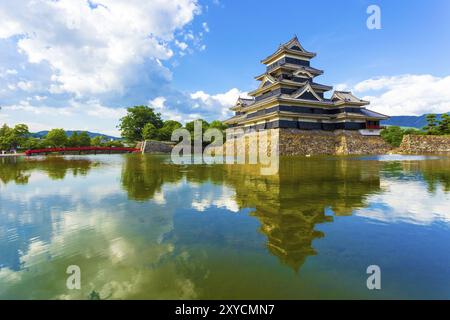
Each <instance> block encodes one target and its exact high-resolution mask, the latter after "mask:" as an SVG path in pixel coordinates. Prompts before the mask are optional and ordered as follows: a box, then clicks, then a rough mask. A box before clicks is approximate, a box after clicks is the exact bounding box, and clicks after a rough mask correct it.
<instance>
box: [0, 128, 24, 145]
mask: <svg viewBox="0 0 450 320" xmlns="http://www.w3.org/2000/svg"><path fill="white" fill-rule="evenodd" d="M29 137H30V132H29V131H28V126H27V125H25V124H18V125H16V126H15V127H14V128H10V127H8V126H7V125H6V124H4V125H3V126H2V127H1V128H0V149H2V150H11V149H17V148H19V147H20V148H25V144H26V142H27V140H28V139H29Z"/></svg>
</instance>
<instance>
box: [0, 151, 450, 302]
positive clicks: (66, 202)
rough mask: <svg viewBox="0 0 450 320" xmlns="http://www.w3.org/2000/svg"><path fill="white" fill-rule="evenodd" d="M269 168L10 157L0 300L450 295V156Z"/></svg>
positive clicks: (295, 162)
mask: <svg viewBox="0 0 450 320" xmlns="http://www.w3.org/2000/svg"><path fill="white" fill-rule="evenodd" d="M259 172H260V171H259V168H258V167H256V166H250V165H174V164H171V162H170V158H169V157H167V156H157V155H146V156H143V155H139V154H132V155H96V156H94V155H91V156H58V157H47V158H46V157H32V158H2V159H0V298H1V299H75V298H76V299H88V298H89V297H90V296H92V292H96V293H97V294H98V296H99V297H100V298H101V299H180V298H184V299H240V298H248V299H258V298H262V299H264V298H269V299H311V298H318V299H328V298H343V299H344V298H368V299H379V298H406V299H416V298H427V299H430V298H437V299H449V298H450V209H449V208H450V157H449V156H395V155H392V156H348V157H311V158H301V157H299V158H296V157H290V158H282V159H281V161H280V169H279V172H278V174H277V175H274V176H261V175H259ZM70 265H77V266H79V267H80V270H81V289H80V290H68V289H67V287H66V279H67V277H68V275H67V274H66V268H67V267H68V266H70ZM369 265H378V266H380V268H381V273H382V278H381V279H382V280H381V282H382V289H381V290H368V289H367V286H366V280H367V277H368V275H367V273H366V268H367V267H368V266H369Z"/></svg>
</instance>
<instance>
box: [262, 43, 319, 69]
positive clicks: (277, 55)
mask: <svg viewBox="0 0 450 320" xmlns="http://www.w3.org/2000/svg"><path fill="white" fill-rule="evenodd" d="M285 54H290V55H293V56H297V57H299V58H303V59H302V60H304V58H307V59H308V60H309V59H311V58H314V57H315V56H316V54H315V53H314V52H307V51H297V50H292V49H288V48H285V47H281V48H279V49H278V50H277V51H275V53H273V54H271V55H270V56H268V57H267V58H265V59H263V60H261V63H263V64H265V65H268V64H270V63H271V62H273V61H274V60H277V59H278V58H280V57H281V56H282V55H285Z"/></svg>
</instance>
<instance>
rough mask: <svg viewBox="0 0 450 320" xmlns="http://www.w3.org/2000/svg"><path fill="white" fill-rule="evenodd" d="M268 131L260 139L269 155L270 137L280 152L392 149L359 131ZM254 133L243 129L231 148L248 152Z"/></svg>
mask: <svg viewBox="0 0 450 320" xmlns="http://www.w3.org/2000/svg"><path fill="white" fill-rule="evenodd" d="M268 132H269V135H268V138H267V139H261V141H259V143H260V144H262V146H266V145H267V147H268V149H267V150H269V154H268V155H269V156H270V150H271V144H272V142H273V141H274V140H272V138H274V139H275V141H277V142H278V148H279V153H280V155H282V156H297V155H351V154H353V155H357V154H385V153H388V152H389V151H390V150H391V149H392V148H391V147H390V146H389V144H387V143H386V142H385V141H384V140H383V139H382V138H381V137H379V136H363V135H361V134H360V133H359V132H358V131H345V130H339V131H319V130H317V131H316V130H299V129H270V130H268ZM255 134H256V133H246V134H244V135H243V136H241V137H239V138H237V139H236V140H237V141H236V143H235V145H236V146H235V149H234V150H235V151H237V152H238V154H242V152H243V148H245V150H246V154H247V155H248V150H249V141H250V139H251V138H252V137H254V136H255ZM242 142H245V144H243V143H242ZM230 143H231V144H232V143H233V141H227V143H226V145H230ZM244 146H245V147H244ZM226 150H231V149H226ZM228 154H230V153H229V152H228Z"/></svg>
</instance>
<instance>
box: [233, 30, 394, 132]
mask: <svg viewBox="0 0 450 320" xmlns="http://www.w3.org/2000/svg"><path fill="white" fill-rule="evenodd" d="M315 56H316V54H315V53H313V52H309V51H306V50H305V49H304V48H303V47H302V45H301V44H300V42H299V41H298V39H297V37H294V38H293V39H292V40H290V41H289V42H287V43H285V44H283V45H281V46H280V47H279V48H278V50H277V51H275V53H273V54H271V55H270V56H268V57H267V58H265V59H264V60H262V61H261V62H262V63H263V64H264V65H266V71H265V72H264V73H263V74H261V75H259V76H257V77H256V80H258V81H260V82H261V83H260V85H259V87H258V88H257V89H256V90H254V91H252V92H250V93H249V95H250V96H251V97H252V98H251V99H244V98H239V99H238V101H237V103H236V105H235V106H234V107H232V108H231V110H233V111H234V112H235V116H233V117H232V118H230V119H228V120H226V121H225V123H226V124H227V125H228V126H229V127H235V128H243V129H244V131H246V132H247V131H248V130H249V129H297V131H298V133H300V132H304V131H306V130H308V131H311V130H313V131H316V132H317V131H321V132H334V131H336V130H339V131H340V132H342V131H353V132H354V133H359V134H358V135H359V136H361V135H362V136H377V135H379V134H380V120H385V119H387V118H388V117H387V116H385V115H383V114H380V113H377V112H374V111H370V110H368V109H367V108H366V106H367V105H368V104H369V101H365V100H362V99H359V98H357V97H355V96H354V95H353V94H352V93H350V92H347V91H334V92H333V93H332V94H331V98H326V97H325V96H324V94H325V92H328V91H330V90H332V87H331V86H327V85H323V84H320V83H317V82H315V78H316V77H317V76H320V75H321V74H323V71H322V70H319V69H316V68H314V67H312V66H311V59H312V58H314V57H315ZM294 131H295V130H294ZM290 132H291V133H292V132H293V130H290Z"/></svg>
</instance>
